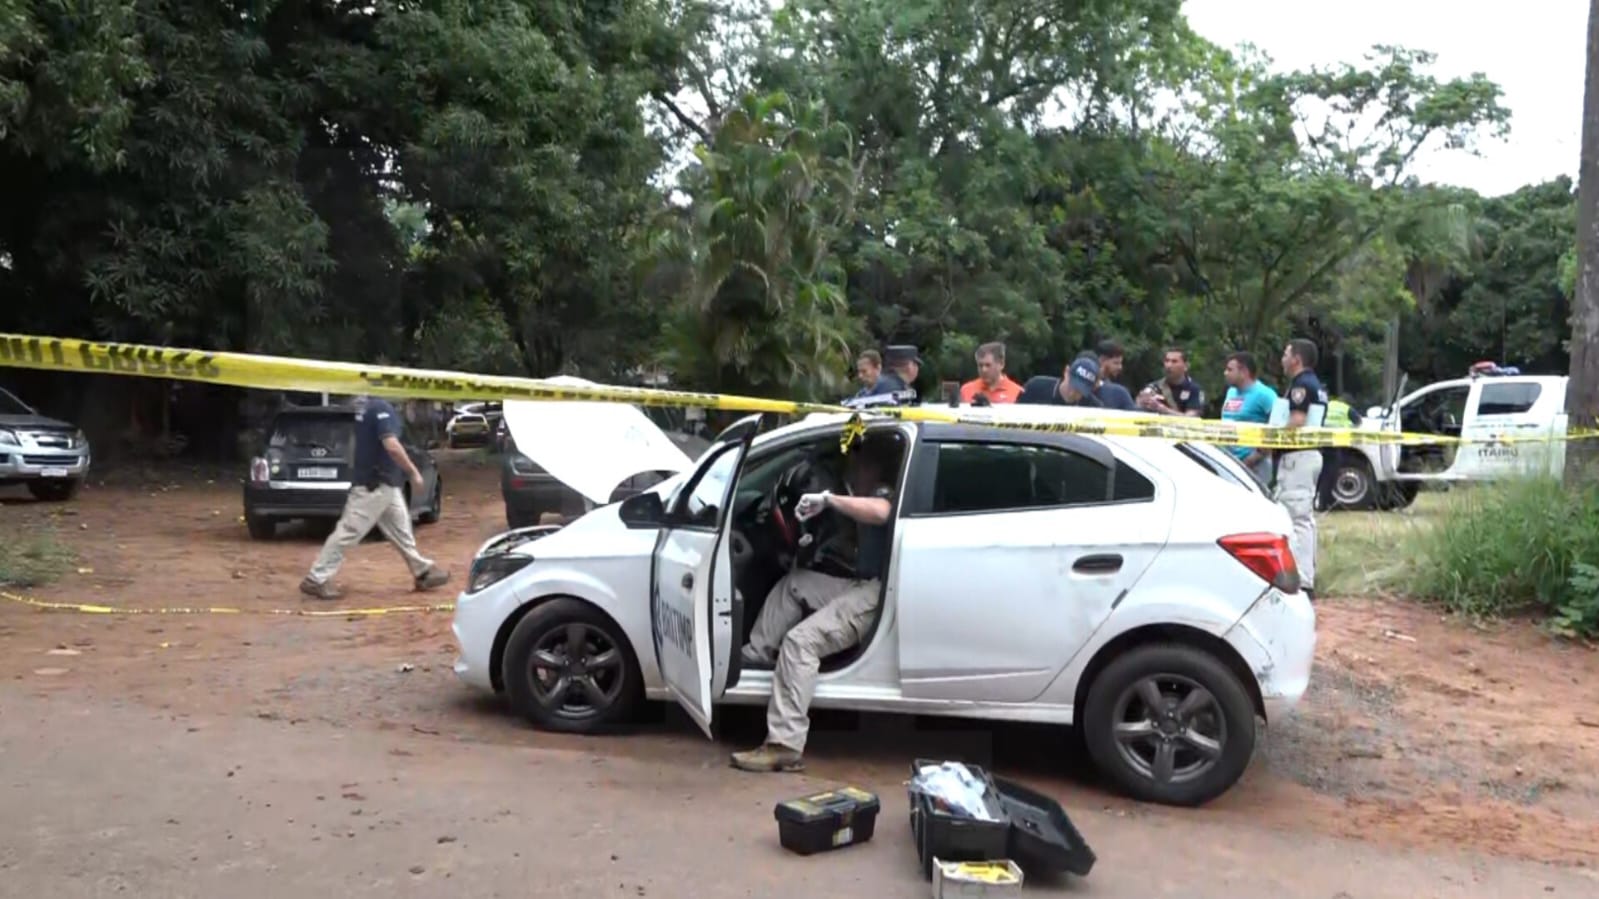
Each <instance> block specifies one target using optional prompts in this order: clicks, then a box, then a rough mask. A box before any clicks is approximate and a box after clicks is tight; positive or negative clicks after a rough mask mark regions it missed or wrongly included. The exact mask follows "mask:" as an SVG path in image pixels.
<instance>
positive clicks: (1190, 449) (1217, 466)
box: [1177, 443, 1260, 491]
mask: <svg viewBox="0 0 1599 899" xmlns="http://www.w3.org/2000/svg"><path fill="white" fill-rule="evenodd" d="M1177 449H1178V450H1179V451H1180V452H1181V453H1182V454H1183V455H1185V456H1187V457H1188V458H1189V459H1191V460H1193V462H1194V464H1195V465H1198V466H1199V467H1200V468H1203V469H1205V470H1206V471H1208V472H1210V473H1211V474H1213V475H1215V476H1216V477H1218V478H1221V479H1222V480H1224V481H1231V482H1232V483H1234V484H1237V485H1239V486H1241V487H1245V488H1248V489H1251V490H1256V491H1259V489H1260V482H1259V481H1257V480H1255V478H1254V476H1253V475H1251V474H1249V473H1248V472H1247V471H1245V472H1243V473H1240V472H1239V470H1237V469H1234V468H1233V466H1231V465H1228V464H1227V463H1226V462H1225V461H1223V460H1221V459H1219V458H1216V457H1215V456H1213V455H1211V454H1210V453H1207V452H1205V451H1204V450H1202V449H1200V448H1199V447H1198V446H1195V445H1194V444H1192V443H1179V444H1177ZM1223 452H1225V450H1223ZM1240 464H1241V463H1240ZM1245 478H1248V480H1245Z"/></svg>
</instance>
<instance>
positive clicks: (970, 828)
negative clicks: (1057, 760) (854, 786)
mask: <svg viewBox="0 0 1599 899" xmlns="http://www.w3.org/2000/svg"><path fill="white" fill-rule="evenodd" d="M940 764H943V763H942V762H935V761H929V760H927V759H917V760H916V761H915V762H913V763H912V765H911V777H912V779H914V778H915V777H916V775H917V773H918V772H920V771H921V769H922V768H923V767H925V766H929V765H932V766H937V765H940ZM966 767H967V769H968V770H970V771H971V772H972V774H974V775H975V776H976V777H977V778H978V779H979V780H984V781H987V782H988V787H989V791H988V797H987V800H988V809H989V812H990V814H992V815H994V817H995V818H997V819H998V820H997V821H983V820H980V819H976V818H967V817H964V816H960V815H953V814H950V813H949V812H946V811H942V810H940V809H938V808H937V807H936V806H935V805H934V804H933V802H932V800H931V799H930V798H929V797H928V796H926V795H925V794H922V793H918V792H916V791H915V790H914V789H910V790H909V794H910V806H911V839H912V840H914V841H915V844H916V855H917V859H918V860H919V861H920V862H921V866H922V875H923V876H924V877H928V878H931V877H932V876H933V859H934V858H939V859H942V860H944V861H997V860H1000V859H1010V860H1012V861H1015V862H1016V863H1017V864H1019V865H1021V866H1022V867H1023V868H1024V869H1033V870H1039V869H1044V870H1051V871H1064V872H1067V873H1069V874H1075V875H1077V876H1079V877H1083V876H1086V875H1087V874H1088V872H1089V871H1091V870H1092V869H1093V867H1094V861H1095V856H1094V850H1092V849H1090V848H1088V843H1087V841H1085V840H1084V839H1083V835H1082V834H1081V833H1079V832H1078V830H1077V828H1076V826H1075V825H1073V824H1072V821H1071V818H1070V817H1069V816H1068V815H1067V814H1066V810H1065V809H1064V808H1062V807H1061V804H1060V803H1059V802H1056V801H1055V800H1053V799H1051V798H1049V797H1048V796H1045V795H1044V794H1042V793H1039V792H1038V791H1036V790H1033V789H1030V788H1028V787H1025V786H1023V785H1021V784H1019V783H1016V782H1014V781H1009V780H1005V779H1003V778H997V777H994V776H993V775H992V774H990V773H989V772H987V771H985V770H984V769H983V768H981V767H979V766H977V765H971V764H968V765H966Z"/></svg>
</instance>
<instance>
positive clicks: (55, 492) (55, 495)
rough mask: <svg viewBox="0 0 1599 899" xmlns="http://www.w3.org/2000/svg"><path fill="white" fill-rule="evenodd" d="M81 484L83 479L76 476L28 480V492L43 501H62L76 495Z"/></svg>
mask: <svg viewBox="0 0 1599 899" xmlns="http://www.w3.org/2000/svg"><path fill="white" fill-rule="evenodd" d="M81 486H83V481H81V480H78V479H77V478H68V479H64V480H50V481H29V482H28V492H29V493H31V494H33V498H34V499H36V500H39V501H40V502H45V503H64V502H66V501H67V500H69V499H71V498H73V497H74V496H77V495H78V488H79V487H81Z"/></svg>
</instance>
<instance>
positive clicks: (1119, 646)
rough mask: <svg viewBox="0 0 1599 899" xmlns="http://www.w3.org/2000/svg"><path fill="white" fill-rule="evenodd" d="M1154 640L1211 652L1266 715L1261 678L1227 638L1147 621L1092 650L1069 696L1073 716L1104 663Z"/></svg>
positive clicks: (1078, 717) (1079, 716) (1076, 717)
mask: <svg viewBox="0 0 1599 899" xmlns="http://www.w3.org/2000/svg"><path fill="white" fill-rule="evenodd" d="M1155 643H1176V644H1179V645H1182V646H1191V647H1193V648H1195V649H1198V650H1200V651H1202V652H1205V653H1208V654H1210V655H1212V656H1214V657H1215V658H1216V659H1217V660H1218V661H1220V662H1221V663H1222V664H1223V665H1225V666H1227V670H1229V671H1231V672H1232V673H1233V675H1234V676H1235V677H1237V678H1238V680H1239V681H1240V682H1241V683H1242V684H1243V685H1244V691H1245V692H1246V693H1248V694H1249V702H1250V704H1251V705H1253V706H1254V707H1255V714H1257V715H1259V716H1260V717H1261V718H1265V717H1266V701H1265V698H1264V697H1262V696H1261V693H1260V681H1259V680H1257V679H1256V678H1255V673H1254V672H1253V671H1251V670H1250V669H1249V664H1248V663H1247V662H1245V661H1244V657H1243V656H1241V655H1239V654H1238V650H1236V649H1234V648H1233V647H1232V645H1231V644H1229V643H1228V642H1227V641H1226V640H1223V639H1222V638H1221V637H1218V636H1216V635H1215V634H1212V633H1209V632H1207V631H1203V630H1200V629H1199V628H1197V627H1189V626H1188V625H1184V624H1146V625H1143V626H1140V627H1135V628H1133V629H1131V630H1129V631H1127V632H1126V633H1123V634H1118V635H1117V636H1116V637H1115V638H1114V639H1112V640H1111V641H1110V642H1109V643H1106V644H1105V645H1104V646H1102V647H1100V648H1099V651H1098V652H1096V653H1094V657H1093V658H1092V659H1090V660H1089V662H1088V665H1087V667H1085V668H1084V669H1083V674H1082V676H1081V677H1079V678H1078V679H1077V690H1076V692H1075V694H1074V695H1073V697H1072V718H1073V720H1075V721H1081V720H1082V710H1083V709H1084V708H1086V707H1087V703H1088V691H1089V690H1090V689H1091V688H1092V687H1093V685H1094V681H1095V679H1097V678H1098V677H1099V675H1100V672H1102V671H1104V670H1105V666H1107V665H1109V664H1110V663H1111V662H1113V661H1115V660H1116V659H1118V658H1120V657H1121V656H1123V655H1125V654H1127V653H1128V652H1131V651H1132V650H1134V649H1137V648H1138V647H1140V646H1145V645H1149V644H1155Z"/></svg>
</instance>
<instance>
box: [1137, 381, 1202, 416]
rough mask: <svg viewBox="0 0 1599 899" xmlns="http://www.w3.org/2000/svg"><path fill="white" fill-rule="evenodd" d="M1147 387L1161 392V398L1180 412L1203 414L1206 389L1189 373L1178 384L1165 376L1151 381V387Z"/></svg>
mask: <svg viewBox="0 0 1599 899" xmlns="http://www.w3.org/2000/svg"><path fill="white" fill-rule="evenodd" d="M1145 389H1146V390H1153V391H1155V392H1156V393H1159V394H1160V396H1161V399H1163V400H1165V401H1166V405H1167V406H1169V407H1171V408H1172V409H1175V410H1177V411H1178V412H1199V413H1201V414H1203V413H1204V411H1205V389H1204V388H1203V387H1200V386H1199V382H1197V381H1195V380H1194V379H1193V378H1191V377H1189V376H1187V375H1184V376H1183V379H1182V380H1181V381H1179V382H1177V383H1176V384H1173V383H1171V382H1170V381H1168V380H1166V379H1165V378H1161V379H1160V380H1159V381H1151V382H1150V383H1149V387H1147V388H1145Z"/></svg>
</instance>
